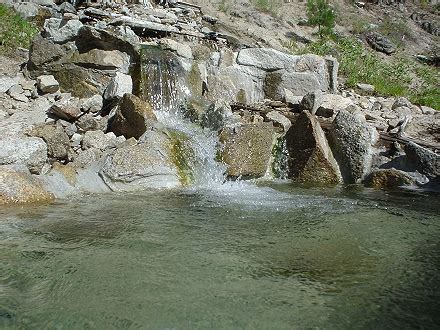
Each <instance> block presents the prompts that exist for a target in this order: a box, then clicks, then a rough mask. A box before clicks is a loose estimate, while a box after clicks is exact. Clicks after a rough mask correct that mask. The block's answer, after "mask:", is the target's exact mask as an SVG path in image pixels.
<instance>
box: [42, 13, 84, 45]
mask: <svg viewBox="0 0 440 330" xmlns="http://www.w3.org/2000/svg"><path fill="white" fill-rule="evenodd" d="M82 26H83V24H82V23H81V22H80V21H79V20H74V19H72V20H69V21H67V22H66V21H64V20H62V19H59V18H49V19H46V21H45V22H44V34H45V36H47V37H48V38H49V39H51V40H53V41H54V42H56V43H65V42H67V41H70V40H73V39H75V37H76V36H77V35H78V32H79V29H81V27H82Z"/></svg>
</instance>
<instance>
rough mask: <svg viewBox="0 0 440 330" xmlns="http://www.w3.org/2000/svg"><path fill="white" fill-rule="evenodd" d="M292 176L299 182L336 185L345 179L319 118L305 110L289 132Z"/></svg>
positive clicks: (287, 143) (290, 171)
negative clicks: (342, 177)
mask: <svg viewBox="0 0 440 330" xmlns="http://www.w3.org/2000/svg"><path fill="white" fill-rule="evenodd" d="M285 139H286V147H287V151H288V154H289V160H288V163H289V166H288V168H289V177H290V178H292V179H293V180H294V181H295V182H300V183H314V184H336V183H339V182H341V174H340V171H339V166H338V164H337V163H336V160H335V159H334V157H333V154H332V151H331V149H330V147H329V145H328V142H327V139H326V138H325V134H324V131H323V130H322V128H321V126H320V125H319V122H318V121H317V119H316V118H315V117H314V116H313V115H312V114H311V113H310V112H309V111H303V112H301V114H300V115H299V117H298V119H297V120H296V121H295V122H294V123H293V125H292V127H291V128H290V129H289V131H288V132H287V133H286V136H285Z"/></svg>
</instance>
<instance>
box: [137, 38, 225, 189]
mask: <svg viewBox="0 0 440 330" xmlns="http://www.w3.org/2000/svg"><path fill="white" fill-rule="evenodd" d="M141 89H142V96H143V98H144V99H145V100H148V101H149V102H150V103H151V105H152V107H153V109H154V112H155V114H156V117H157V119H158V120H159V122H160V123H162V124H163V125H164V126H165V128H166V129H167V130H168V131H169V135H170V138H171V139H172V142H173V154H174V158H175V159H174V162H177V163H178V167H179V172H180V173H179V175H180V177H181V181H182V183H184V184H189V183H192V184H193V185H195V186H198V187H203V186H210V187H212V186H213V185H221V184H222V183H223V182H224V180H225V175H224V173H225V171H226V166H225V165H224V164H221V163H220V162H217V161H216V160H215V158H216V155H217V151H218V136H217V133H216V132H213V131H211V130H209V129H203V128H202V127H201V126H199V125H197V124H195V123H192V122H191V121H190V120H188V119H186V118H185V116H184V113H183V112H182V109H183V108H184V105H185V103H186V100H187V99H188V98H189V97H191V91H190V89H189V88H188V87H187V85H186V82H185V78H184V71H183V69H182V67H181V66H180V63H179V61H178V60H177V59H176V58H175V56H173V54H171V53H169V52H166V51H163V50H162V49H160V48H159V47H155V46H149V47H146V48H144V49H143V53H142V81H141Z"/></svg>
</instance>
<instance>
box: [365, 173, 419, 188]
mask: <svg viewBox="0 0 440 330" xmlns="http://www.w3.org/2000/svg"><path fill="white" fill-rule="evenodd" d="M364 183H365V185H367V186H368V187H373V188H379V189H391V188H398V187H402V186H414V185H415V184H416V182H415V181H414V180H413V179H412V178H411V176H409V175H408V174H406V173H405V172H403V171H399V170H396V169H393V168H392V169H379V170H376V171H374V172H372V173H371V174H370V175H368V177H367V178H366V179H365V182H364Z"/></svg>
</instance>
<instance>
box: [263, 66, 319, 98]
mask: <svg viewBox="0 0 440 330" xmlns="http://www.w3.org/2000/svg"><path fill="white" fill-rule="evenodd" d="M263 88H264V96H265V97H266V98H269V99H272V100H276V101H282V100H284V99H285V97H286V95H285V90H286V89H287V90H289V91H290V92H291V93H292V94H293V95H298V96H303V95H305V94H307V93H308V92H310V91H316V90H321V85H320V83H319V80H318V78H317V77H316V75H315V74H313V73H310V72H287V71H275V72H269V73H267V75H266V78H265V79H264V87H263Z"/></svg>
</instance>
